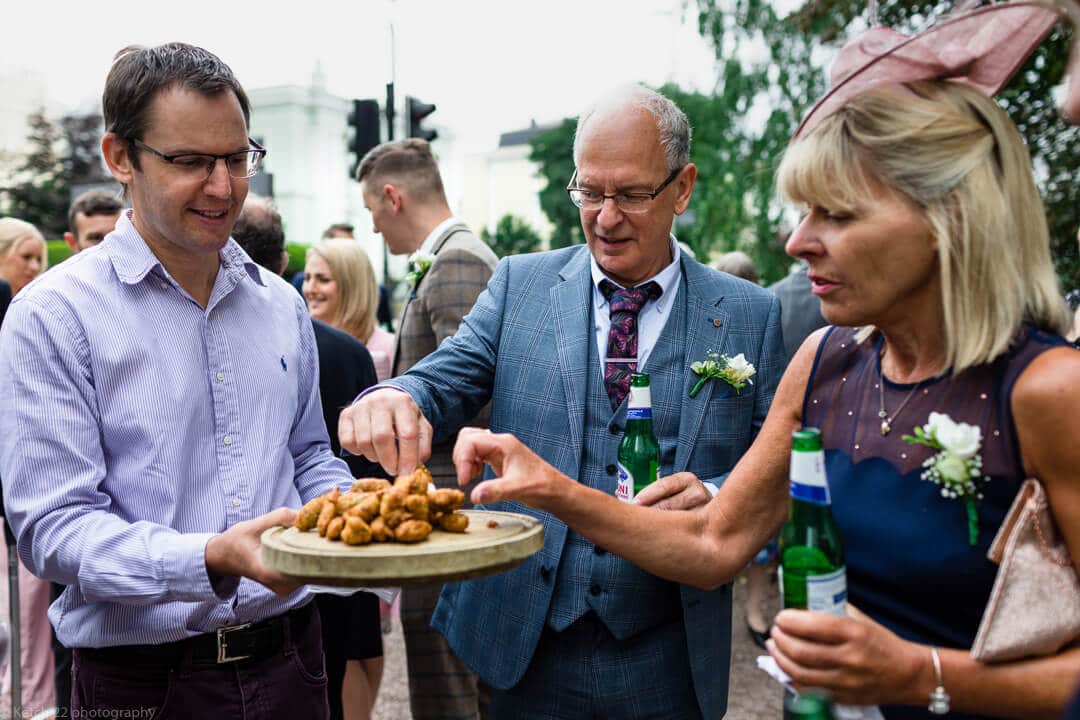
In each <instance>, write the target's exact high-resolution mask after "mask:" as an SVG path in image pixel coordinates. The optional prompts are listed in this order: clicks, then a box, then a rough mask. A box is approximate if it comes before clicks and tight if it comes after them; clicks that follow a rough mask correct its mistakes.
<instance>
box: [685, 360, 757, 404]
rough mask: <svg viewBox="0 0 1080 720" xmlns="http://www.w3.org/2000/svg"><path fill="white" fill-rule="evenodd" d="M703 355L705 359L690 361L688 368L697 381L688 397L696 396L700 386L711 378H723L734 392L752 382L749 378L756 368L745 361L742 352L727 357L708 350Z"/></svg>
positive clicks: (703, 385)
mask: <svg viewBox="0 0 1080 720" xmlns="http://www.w3.org/2000/svg"><path fill="white" fill-rule="evenodd" d="M705 357H706V359H705V360H698V361H696V362H692V363H690V369H691V370H693V371H694V374H695V375H697V376H698V381H697V382H696V383H694V387H692V388H691V389H690V397H697V394H698V393H699V392H701V388H703V387H705V383H707V382H708V381H709V380H712V379H713V378H717V379H720V380H723V381H724V382H726V383H727V384H728V385H730V386H731V387H733V388H735V393H736V394H738V392H739V391H740V390H742V389H743V388H744V387H746V386H747V385H753V384H754V381H753V380H751V379H750V378H752V377H753V376H754V373H756V372H757V370H755V369H754V366H753V365H752V364H751V363H749V362H747V361H746V356H745V355H743V354H742V353H739V354H738V355H736V356H735V357H728V356H727V355H721V354H720V353H717V352H714V351H711V350H710V351H709V352H708V353H706V354H705Z"/></svg>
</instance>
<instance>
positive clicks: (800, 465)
mask: <svg viewBox="0 0 1080 720" xmlns="http://www.w3.org/2000/svg"><path fill="white" fill-rule="evenodd" d="M790 477H791V514H790V515H789V516H788V521H787V524H786V525H784V529H783V530H781V531H780V572H779V577H780V592H781V593H782V594H783V599H784V607H785V608H799V609H802V610H815V611H818V612H825V613H829V614H830V615H840V616H842V615H844V614H845V612H846V605H847V576H846V574H845V571H844V543H843V541H842V540H841V538H840V531H839V530H838V529H837V527H836V521H834V520H833V515H832V507H831V504H830V502H831V501H830V497H829V484H828V482H827V481H826V479H825V453H824V452H823V451H822V449H821V431H819V430H817V429H816V428H803V429H802V430H796V431H795V433H794V434H793V438H792V442H791V475H790Z"/></svg>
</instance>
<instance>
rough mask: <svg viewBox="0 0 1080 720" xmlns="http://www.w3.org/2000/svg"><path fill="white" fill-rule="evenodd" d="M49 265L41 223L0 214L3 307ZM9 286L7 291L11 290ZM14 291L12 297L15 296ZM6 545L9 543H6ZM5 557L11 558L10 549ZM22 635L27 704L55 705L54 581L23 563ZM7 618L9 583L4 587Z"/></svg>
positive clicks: (3, 684)
mask: <svg viewBox="0 0 1080 720" xmlns="http://www.w3.org/2000/svg"><path fill="white" fill-rule="evenodd" d="M47 266H48V255H47V253H46V247H45V239H44V238H43V237H42V236H41V233H40V232H38V230H37V228H36V227H34V226H33V225H31V224H30V223H28V222H26V221H24V220H19V219H17V218H10V217H8V218H0V280H3V281H4V282H5V284H6V285H8V286H9V287H8V288H6V289H5V288H0V306H4V307H0V310H3V309H5V308H6V305H7V301H8V300H10V297H11V296H15V295H18V294H19V292H20V291H21V290H22V289H23V288H24V287H26V285H28V284H29V283H30V281H32V280H33V279H34V278H36V277H37V276H38V275H39V274H40V273H41V272H42V271H43V270H44V269H45V268H46V267H47ZM5 290H7V292H5ZM9 293H10V296H9ZM5 548H6V545H5ZM4 557H5V558H6V557H7V552H6V550H5V552H4ZM18 572H19V626H20V627H19V639H20V642H21V650H22V705H23V708H25V709H27V710H31V711H32V712H33V713H36V712H40V711H42V710H44V709H46V708H50V707H53V706H54V705H55V702H56V691H55V686H54V683H55V678H54V677H53V676H54V673H55V663H54V660H53V654H52V649H51V648H52V629H51V627H50V626H49V618H48V609H49V602H50V600H49V597H50V595H49V583H48V582H46V581H44V580H40V579H38V578H37V577H35V576H34V575H32V574H31V573H30V571H29V570H27V568H26V566H25V565H23V563H19V570H18ZM0 597H3V599H4V602H3V606H2V607H0V611H2V612H3V617H4V618H5V619H6V618H7V616H8V612H7V601H8V587H7V583H4V587H3V588H2V589H0ZM10 681H11V675H10V673H4V676H3V679H2V680H0V688H2V689H3V693H4V696H5V697H6V698H10V692H11V687H10Z"/></svg>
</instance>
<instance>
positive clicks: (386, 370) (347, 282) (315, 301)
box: [304, 238, 395, 380]
mask: <svg viewBox="0 0 1080 720" xmlns="http://www.w3.org/2000/svg"><path fill="white" fill-rule="evenodd" d="M304 299H305V300H306V301H307V305H308V311H309V312H310V313H311V317H313V318H315V319H317V320H322V321H323V322H325V323H328V324H330V325H333V326H334V327H336V328H338V329H339V330H344V331H345V332H347V333H349V334H350V335H352V336H353V337H354V338H356V339H357V340H359V341H360V342H362V343H364V345H365V346H366V347H367V349H368V352H370V353H371V359H372V360H373V361H374V362H375V373H376V375H378V377H379V380H385V379H386V378H388V377H390V371H391V368H392V366H393V361H394V342H395V341H394V336H393V334H392V333H389V332H387V331H386V330H383V329H382V328H380V327H379V326H378V325H377V324H376V323H375V313H376V310H377V308H378V302H379V286H378V284H377V283H376V282H375V271H374V270H373V269H372V267H371V260H369V259H368V256H367V253H365V252H364V250H363V248H361V247H360V245H359V244H357V242H356V241H355V240H347V239H339V238H334V239H327V240H320V241H319V242H317V243H315V244H314V245H312V246H311V248H309V249H308V253H307V263H306V264H305V265H304Z"/></svg>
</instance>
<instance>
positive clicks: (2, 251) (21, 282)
mask: <svg viewBox="0 0 1080 720" xmlns="http://www.w3.org/2000/svg"><path fill="white" fill-rule="evenodd" d="M48 266H49V256H48V253H47V249H46V247H45V238H43V237H42V236H41V233H40V232H38V229H37V228H36V227H34V226H33V225H31V224H30V223H28V222H26V221H25V220H19V219H18V218H11V217H6V218H0V280H6V281H7V283H8V285H10V286H11V295H12V296H13V297H14V296H15V295H18V294H19V291H20V290H22V289H23V288H24V287H26V286H27V285H28V284H29V283H30V281H31V280H33V279H34V278H36V277H37V276H38V275H39V274H40V273H41V272H43V271H44V270H45V269H46V268H47V267H48Z"/></svg>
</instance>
